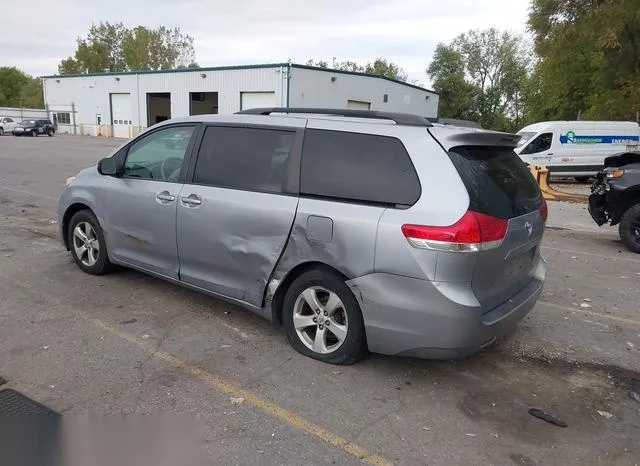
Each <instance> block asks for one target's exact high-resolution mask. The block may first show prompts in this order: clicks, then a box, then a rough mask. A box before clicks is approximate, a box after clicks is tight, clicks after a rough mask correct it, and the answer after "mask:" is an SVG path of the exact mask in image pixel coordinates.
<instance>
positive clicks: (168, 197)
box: [156, 191, 176, 202]
mask: <svg viewBox="0 0 640 466" xmlns="http://www.w3.org/2000/svg"><path fill="white" fill-rule="evenodd" d="M156 199H157V200H159V201H160V202H173V201H175V200H176V197H175V196H174V195H172V194H171V193H170V192H169V191H162V192H161V193H158V194H157V195H156Z"/></svg>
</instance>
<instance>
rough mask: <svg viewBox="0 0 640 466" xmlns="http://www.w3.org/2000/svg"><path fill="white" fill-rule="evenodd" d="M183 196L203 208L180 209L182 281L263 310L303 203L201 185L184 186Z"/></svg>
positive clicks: (179, 235) (287, 196)
mask: <svg viewBox="0 0 640 466" xmlns="http://www.w3.org/2000/svg"><path fill="white" fill-rule="evenodd" d="M183 196H197V197H198V198H200V199H201V201H202V203H201V204H200V205H198V206H196V207H190V206H187V205H185V204H183V203H182V202H180V204H179V206H178V254H179V257H180V279H181V280H182V281H183V282H185V283H188V284H190V285H194V286H198V287H200V288H204V289H205V290H208V291H210V292H213V293H218V294H222V295H224V296H228V297H231V298H235V299H239V300H242V301H246V302H247V303H249V304H252V305H255V306H259V307H261V306H262V299H263V296H264V290H265V288H266V286H267V281H268V279H269V276H270V275H271V272H272V271H273V268H274V267H275V264H276V262H277V261H278V258H279V257H280V255H281V253H282V250H283V248H284V246H285V243H286V241H287V238H288V236H289V232H290V231H291V225H292V224H293V219H294V216H295V212H296V206H297V204H298V198H297V197H296V196H290V195H281V194H268V193H260V192H252V191H241V190H234V189H227V188H218V187H209V186H196V185H185V188H184V193H183Z"/></svg>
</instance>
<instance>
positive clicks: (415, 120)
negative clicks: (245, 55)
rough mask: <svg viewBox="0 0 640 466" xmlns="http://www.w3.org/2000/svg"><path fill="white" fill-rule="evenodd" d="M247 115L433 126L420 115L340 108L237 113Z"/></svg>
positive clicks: (261, 110)
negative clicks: (329, 117)
mask: <svg viewBox="0 0 640 466" xmlns="http://www.w3.org/2000/svg"><path fill="white" fill-rule="evenodd" d="M237 113H239V114H245V115H270V114H272V113H309V114H317V115H335V116H342V117H353V118H372V119H380V120H391V121H395V122H396V124H398V125H406V126H426V127H429V126H433V125H432V124H431V122H429V120H427V119H426V118H425V117H423V116H420V115H414V114H411V113H396V112H378V111H372V110H351V109H338V108H300V107H294V108H287V107H265V108H250V109H248V110H242V111H240V112H237Z"/></svg>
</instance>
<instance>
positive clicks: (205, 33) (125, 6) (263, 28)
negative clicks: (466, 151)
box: [0, 0, 528, 81]
mask: <svg viewBox="0 0 640 466" xmlns="http://www.w3.org/2000/svg"><path fill="white" fill-rule="evenodd" d="M29 7H30V9H32V10H33V11H51V3H50V2H48V1H47V2H45V1H43V0H32V1H30V2H29ZM527 8H528V0H484V1H479V0H449V1H439V2H433V1H430V2H427V1H424V0H314V1H299V0H259V1H256V0H229V1H222V0H218V1H214V0H185V1H183V2H176V1H175V0H154V1H150V0H140V1H136V2H132V1H130V0H126V1H125V0H111V1H110V2H108V3H94V4H93V5H91V6H89V4H87V3H86V1H80V0H58V1H57V2H56V3H55V6H54V10H55V11H52V15H53V14H55V19H52V15H40V14H34V15H30V14H28V15H25V14H24V11H23V10H22V9H20V8H5V9H4V10H3V13H2V19H1V20H0V21H2V23H3V26H2V31H3V33H2V38H1V39H0V50H2V54H1V55H0V66H17V67H19V68H21V69H23V70H25V71H26V72H27V73H30V74H33V75H45V74H53V73H55V72H56V71H57V65H58V63H59V62H60V60H62V59H64V58H66V57H68V56H70V55H73V53H74V51H75V48H76V38H77V37H78V36H84V35H85V34H86V33H87V31H88V29H89V27H90V25H91V23H92V22H94V23H97V22H100V21H110V22H118V21H122V22H123V23H124V24H125V25H127V26H129V27H133V26H137V25H139V24H142V25H145V26H159V25H164V26H170V27H173V26H179V27H180V28H181V30H182V31H183V32H185V33H187V34H190V35H192V36H193V37H194V39H195V48H196V58H197V61H198V63H199V64H201V65H203V66H215V65H229V64H246V63H267V62H282V61H286V60H287V59H289V58H291V59H292V60H294V61H296V62H305V61H306V60H308V59H309V58H314V59H318V58H322V59H325V60H329V61H330V60H331V58H332V57H336V58H337V59H338V60H353V61H358V62H366V61H371V60H374V59H375V58H376V57H385V58H388V59H390V60H392V61H394V62H395V63H397V64H399V65H400V66H401V67H402V68H404V69H405V71H407V72H408V73H409V76H410V77H411V78H414V79H420V80H423V81H426V76H425V75H424V70H425V68H426V67H427V64H428V62H429V60H430V58H431V55H432V53H433V50H434V49H435V46H436V44H437V43H438V42H448V41H450V40H451V39H452V38H453V37H455V35H457V34H459V33H461V32H465V31H467V30H469V29H476V28H479V29H483V28H488V27H491V26H495V27H498V28H500V29H510V30H512V31H516V32H520V33H524V31H525V24H524V23H525V21H526V15H527ZM122 18H126V19H122Z"/></svg>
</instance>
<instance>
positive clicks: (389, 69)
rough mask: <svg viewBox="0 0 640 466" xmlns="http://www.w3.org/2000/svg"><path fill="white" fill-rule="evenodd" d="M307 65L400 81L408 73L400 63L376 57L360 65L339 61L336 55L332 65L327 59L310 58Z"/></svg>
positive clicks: (404, 79) (405, 77)
mask: <svg viewBox="0 0 640 466" xmlns="http://www.w3.org/2000/svg"><path fill="white" fill-rule="evenodd" d="M307 65H308V66H316V67H318V68H331V69H334V70H340V71H352V72H355V73H366V74H375V75H378V76H385V77H387V78H391V79H396V80H398V81H405V82H406V81H407V73H405V72H404V70H403V69H402V68H400V67H399V66H398V65H396V64H395V63H393V62H391V61H389V60H387V59H386V58H376V59H375V60H374V61H373V63H367V64H365V65H360V64H358V63H356V62H353V61H349V60H347V61H338V60H336V58H335V57H334V58H333V61H332V63H331V66H329V63H328V62H327V61H325V60H308V61H307Z"/></svg>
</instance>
